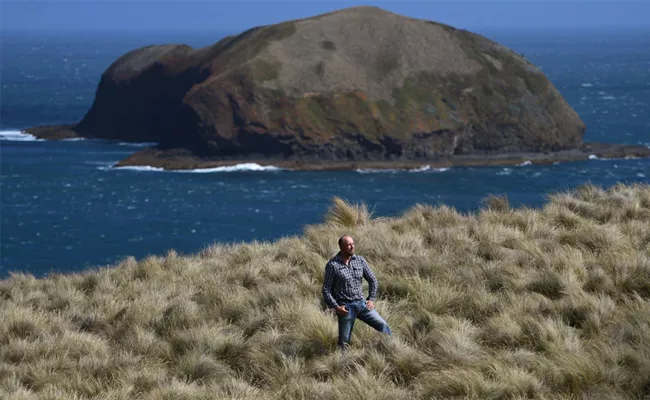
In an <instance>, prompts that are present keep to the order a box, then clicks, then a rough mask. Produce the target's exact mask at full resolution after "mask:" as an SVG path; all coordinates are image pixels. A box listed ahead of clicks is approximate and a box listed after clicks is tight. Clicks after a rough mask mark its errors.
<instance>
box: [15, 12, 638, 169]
mask: <svg viewBox="0 0 650 400" xmlns="http://www.w3.org/2000/svg"><path fill="white" fill-rule="evenodd" d="M26 131H27V132H28V133H31V134H33V135H35V136H37V137H40V138H45V139H61V138H70V137H87V138H104V139H117V140H122V141H132V142H156V143H158V146H156V147H154V148H149V149H144V150H142V151H140V152H137V153H135V154H133V155H132V156H130V157H128V158H127V159H125V160H123V161H121V162H120V163H119V164H118V165H120V166H122V165H151V166H156V167H163V168H168V169H184V168H206V167H213V166H221V165H231V164H236V163H239V162H244V161H245V162H257V163H259V164H262V165H264V164H273V165H279V166H285V167H289V168H296V169H346V168H358V167H360V166H369V167H374V168H382V167H389V168H396V167H397V168H400V167H403V168H409V167H415V166H418V165H422V164H424V163H426V164H431V165H446V166H448V165H489V164H515V163H519V162H522V160H528V161H530V162H532V163H537V162H555V161H562V160H564V161H570V160H578V159H586V158H588V157H589V156H592V157H593V156H594V155H595V156H597V157H650V149H647V148H645V147H641V146H626V145H608V144H594V143H591V144H587V143H584V142H583V136H584V133H585V124H584V123H583V121H582V120H581V119H580V117H579V116H578V115H577V113H576V112H575V111H574V110H573V109H572V108H571V107H570V106H569V104H568V103H567V102H566V101H565V99H564V98H563V97H562V95H561V94H560V93H559V92H558V90H557V89H556V88H555V86H554V85H553V84H552V83H551V82H550V81H549V80H548V78H547V77H546V76H545V75H544V74H543V73H542V72H541V71H540V70H539V69H538V68H537V67H535V66H534V65H533V64H531V63H530V62H528V61H527V60H526V59H525V58H524V57H523V56H521V55H519V54H517V53H515V52H514V51H512V50H510V49H508V48H506V47H504V46H501V45H499V44H498V43H495V42H493V41H491V40H488V39H487V38H484V37H482V36H480V35H477V34H474V33H471V32H468V31H466V30H461V29H455V28H453V27H451V26H447V25H444V24H440V23H436V22H432V21H426V20H420V19H414V18H408V17H404V16H401V15H397V14H394V13H391V12H388V11H385V10H382V9H380V8H376V7H353V8H347V9H343V10H340V11H336V12H331V13H327V14H323V15H318V16H315V17H311V18H306V19H301V20H294V21H287V22H283V23H280V24H275V25H269V26H263V27H256V28H253V29H250V30H248V31H246V32H243V33H241V34H239V35H237V36H230V37H226V38H224V39H222V40H220V41H219V42H217V43H215V44H214V45H211V46H208V47H204V48H200V49H193V48H191V47H190V46H187V45H162V46H148V47H144V48H140V49H137V50H133V51H131V52H129V53H127V54H125V55H123V56H122V57H120V58H119V59H118V60H116V61H115V62H114V63H113V64H112V65H111V66H110V67H109V68H108V69H107V70H106V71H105V72H104V73H103V74H102V77H101V81H100V83H99V86H98V88H97V92H96V97H95V100H94V103H93V105H92V107H91V108H90V110H89V111H88V113H87V114H86V115H85V116H84V118H83V119H82V120H81V121H80V122H79V123H77V124H70V125H63V126H41V127H35V128H30V129H27V130H26Z"/></svg>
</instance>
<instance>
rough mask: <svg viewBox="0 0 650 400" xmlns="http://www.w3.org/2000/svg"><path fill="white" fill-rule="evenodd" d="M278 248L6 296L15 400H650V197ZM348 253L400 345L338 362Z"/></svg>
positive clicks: (34, 283)
mask: <svg viewBox="0 0 650 400" xmlns="http://www.w3.org/2000/svg"><path fill="white" fill-rule="evenodd" d="M325 219H326V222H325V223H323V224H321V225H317V226H309V227H306V228H305V232H304V234H302V235H300V236H296V237H289V238H284V239H281V240H279V241H277V242H274V243H248V244H241V245H236V246H224V245H213V246H210V247H208V248H206V249H205V250H203V251H202V252H200V253H198V254H194V255H188V256H184V255H183V256H181V255H178V254H177V253H176V252H174V251H170V252H169V253H168V254H167V255H166V256H164V257H163V256H152V257H148V258H146V259H143V260H139V261H138V260H135V259H133V258H129V259H126V260H124V261H123V262H122V263H121V264H119V265H117V266H115V267H113V268H103V269H98V270H95V271H88V272H84V273H80V274H73V275H56V276H51V277H49V278H47V279H35V278H33V277H31V276H28V275H12V276H11V277H10V278H8V279H6V280H4V281H1V282H0V321H2V322H1V323H0V398H3V399H4V398H7V399H32V398H44V399H83V398H100V399H131V398H144V399H208V398H240V399H244V398H250V399H257V398H277V399H316V398H319V399H335V398H336V399H365V398H367V399H412V398H423V399H424V398H426V399H429V398H455V397H458V398H490V399H500V398H538V399H560V398H562V399H564V398H577V399H583V398H584V399H590V398H593V399H600V398H607V399H634V398H644V396H646V397H647V396H650V302H649V301H648V300H649V299H650V185H637V186H623V185H619V186H616V187H613V188H611V189H609V190H606V191H605V190H602V189H600V188H597V187H594V186H584V187H581V188H579V189H577V190H576V191H575V192H571V193H560V194H556V195H553V196H550V198H549V201H548V203H547V204H546V205H545V206H544V207H543V208H541V209H535V210H533V209H511V208H510V207H509V206H508V204H507V200H506V199H505V198H498V197H493V198H489V199H487V200H486V204H485V208H484V209H483V210H482V211H480V212H478V213H476V214H471V215H465V214H460V213H458V212H456V211H455V210H454V209H452V208H449V207H444V206H443V207H435V208H434V207H430V206H426V205H417V206H415V207H413V208H412V209H410V210H408V211H407V212H405V213H404V214H403V215H402V216H401V217H399V218H377V219H372V218H371V217H370V216H369V215H368V212H367V211H366V210H365V208H364V207H363V206H354V205H349V204H347V203H345V202H343V201H341V200H335V201H334V203H333V205H332V209H331V210H330V211H329V213H328V214H327V215H326V218H325ZM344 233H349V234H351V235H352V236H354V238H355V239H356V242H357V246H358V249H357V251H358V253H359V254H362V255H364V256H365V257H366V258H367V259H368V261H369V262H370V263H371V266H372V267H373V269H374V271H375V273H376V274H377V276H378V278H379V282H380V288H379V294H380V299H379V301H378V302H377V308H378V310H379V312H380V313H381V314H382V315H383V316H384V317H385V318H386V320H387V321H388V322H389V323H390V325H391V328H392V330H393V332H394V337H393V338H388V337H385V336H382V335H379V334H377V333H376V332H375V331H373V330H371V329H370V328H368V327H366V326H363V324H358V325H357V326H356V327H355V332H354V334H353V344H352V349H351V351H350V352H348V353H347V354H345V355H341V354H339V353H338V351H337V347H336V319H335V317H334V315H333V314H332V313H330V312H328V311H325V310H324V309H323V306H322V303H321V295H320V290H321V286H320V285H321V283H322V278H323V271H324V265H325V262H326V260H327V259H328V258H329V257H331V256H332V255H333V254H335V252H336V250H337V249H336V240H337V238H338V237H339V236H340V235H342V234H344Z"/></svg>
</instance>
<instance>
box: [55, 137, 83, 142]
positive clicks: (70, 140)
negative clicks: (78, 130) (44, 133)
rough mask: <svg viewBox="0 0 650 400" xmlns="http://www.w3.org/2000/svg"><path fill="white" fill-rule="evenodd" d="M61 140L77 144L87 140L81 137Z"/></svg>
mask: <svg viewBox="0 0 650 400" xmlns="http://www.w3.org/2000/svg"><path fill="white" fill-rule="evenodd" d="M61 140H62V141H64V142H78V141H80V140H88V139H86V138H82V137H75V138H68V139H61Z"/></svg>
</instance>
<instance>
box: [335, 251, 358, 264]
mask: <svg viewBox="0 0 650 400" xmlns="http://www.w3.org/2000/svg"><path fill="white" fill-rule="evenodd" d="M335 258H336V260H337V261H340V262H343V259H342V258H341V252H338V253H336V257H335ZM356 259H357V255H356V254H352V257H351V258H350V261H352V260H356Z"/></svg>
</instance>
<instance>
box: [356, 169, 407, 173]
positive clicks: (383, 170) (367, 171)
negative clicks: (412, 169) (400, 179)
mask: <svg viewBox="0 0 650 400" xmlns="http://www.w3.org/2000/svg"><path fill="white" fill-rule="evenodd" d="M356 172H358V173H360V174H378V173H384V174H394V173H397V172H400V171H399V170H397V169H386V168H379V169H376V168H359V169H357V170H356Z"/></svg>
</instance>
